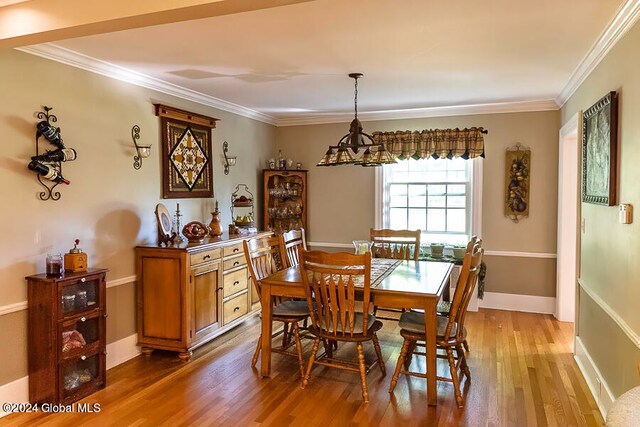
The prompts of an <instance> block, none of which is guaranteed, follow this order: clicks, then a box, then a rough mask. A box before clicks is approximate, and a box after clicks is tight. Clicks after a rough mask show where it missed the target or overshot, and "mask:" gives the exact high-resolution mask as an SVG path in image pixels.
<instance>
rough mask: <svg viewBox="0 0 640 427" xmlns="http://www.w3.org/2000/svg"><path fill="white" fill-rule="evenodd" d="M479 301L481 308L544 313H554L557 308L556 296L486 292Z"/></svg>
mask: <svg viewBox="0 0 640 427" xmlns="http://www.w3.org/2000/svg"><path fill="white" fill-rule="evenodd" d="M479 302H480V307H481V308H493V309H496V310H508V311H524V312H527V313H542V314H553V313H555V310H556V298H555V297H541V296H534V295H519V294H503V293H499V292H485V293H484V299H482V300H480V301H479Z"/></svg>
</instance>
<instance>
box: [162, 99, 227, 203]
mask: <svg viewBox="0 0 640 427" xmlns="http://www.w3.org/2000/svg"><path fill="white" fill-rule="evenodd" d="M155 107H156V115H157V116H159V117H160V130H161V139H162V141H161V143H162V197H163V198H165V199H176V198H198V197H213V166H212V164H213V162H212V160H213V159H212V152H211V130H212V129H213V128H215V126H216V120H217V119H214V118H212V117H206V116H202V115H199V114H195V113H190V112H188V111H183V110H179V109H176V108H172V107H167V106H165V105H161V104H156V105H155Z"/></svg>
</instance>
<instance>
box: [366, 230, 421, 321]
mask: <svg viewBox="0 0 640 427" xmlns="http://www.w3.org/2000/svg"><path fill="white" fill-rule="evenodd" d="M369 238H370V240H371V242H372V243H373V244H372V246H371V254H372V256H373V257H374V258H391V259H404V260H413V261H418V259H419V257H420V230H415V231H412V230H388V229H385V230H376V229H373V228H372V229H371V230H370V231H369ZM379 310H380V311H384V312H387V313H404V311H405V310H398V309H391V308H381V307H378V306H377V305H374V306H373V314H374V315H377V314H378V311H379ZM378 319H384V320H398V317H390V316H378Z"/></svg>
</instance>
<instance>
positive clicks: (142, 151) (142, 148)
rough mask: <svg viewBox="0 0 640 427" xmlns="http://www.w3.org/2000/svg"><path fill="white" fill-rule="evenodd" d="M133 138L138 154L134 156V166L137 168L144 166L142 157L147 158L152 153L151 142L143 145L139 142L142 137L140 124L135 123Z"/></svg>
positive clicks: (132, 130)
mask: <svg viewBox="0 0 640 427" xmlns="http://www.w3.org/2000/svg"><path fill="white" fill-rule="evenodd" d="M131 138H132V139H133V145H135V146H136V155H135V156H133V168H134V169H136V170H137V169H140V168H141V167H142V159H146V158H147V157H149V156H150V155H151V144H149V145H142V144H138V143H137V140H138V139H140V126H138V125H133V127H132V128H131Z"/></svg>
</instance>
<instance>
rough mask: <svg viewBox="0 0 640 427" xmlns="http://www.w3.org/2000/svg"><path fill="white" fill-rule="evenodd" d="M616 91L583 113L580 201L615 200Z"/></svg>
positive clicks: (599, 202) (608, 203)
mask: <svg viewBox="0 0 640 427" xmlns="http://www.w3.org/2000/svg"><path fill="white" fill-rule="evenodd" d="M617 156H618V94H617V93H616V92H609V93H608V94H607V95H605V96H604V97H602V98H601V99H600V100H599V101H598V102H596V103H595V104H593V105H592V106H591V107H590V108H589V109H588V110H587V111H585V112H584V113H583V114H582V201H583V202H587V203H593V204H596V205H605V206H613V205H614V204H615V203H616V184H617V182H616V181H617V180H616V177H617V176H616V172H617Z"/></svg>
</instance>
